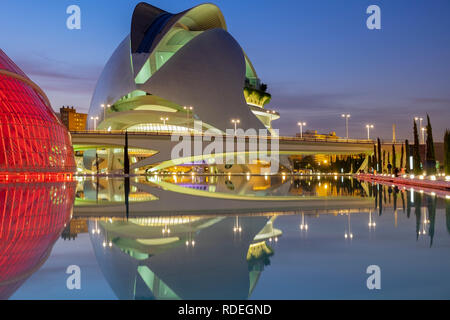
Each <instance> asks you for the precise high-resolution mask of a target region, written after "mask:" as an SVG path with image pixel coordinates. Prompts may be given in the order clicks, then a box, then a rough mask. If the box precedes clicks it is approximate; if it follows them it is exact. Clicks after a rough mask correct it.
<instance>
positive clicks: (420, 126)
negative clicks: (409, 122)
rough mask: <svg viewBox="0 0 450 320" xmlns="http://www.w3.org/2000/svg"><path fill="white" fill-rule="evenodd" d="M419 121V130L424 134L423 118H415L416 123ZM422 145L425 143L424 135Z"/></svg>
mask: <svg viewBox="0 0 450 320" xmlns="http://www.w3.org/2000/svg"><path fill="white" fill-rule="evenodd" d="M417 120H419V130H421V131H422V132H423V130H422V121H423V118H420V117H415V118H414V121H417ZM422 143H425V138H424V137H423V135H422Z"/></svg>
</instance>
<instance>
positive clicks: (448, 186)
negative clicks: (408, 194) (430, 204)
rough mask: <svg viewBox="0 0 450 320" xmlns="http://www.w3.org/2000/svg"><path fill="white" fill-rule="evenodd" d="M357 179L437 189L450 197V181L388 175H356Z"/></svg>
mask: <svg viewBox="0 0 450 320" xmlns="http://www.w3.org/2000/svg"><path fill="white" fill-rule="evenodd" d="M355 176H356V178H358V179H360V180H365V181H373V182H385V183H392V184H395V185H401V186H411V187H420V188H427V189H435V190H442V191H445V192H446V193H447V194H449V195H450V181H444V180H430V179H427V177H424V179H420V178H417V177H415V178H414V179H411V178H410V177H409V176H408V177H394V176H393V175H386V174H384V175H383V174H377V175H373V174H366V173H361V174H356V175H355Z"/></svg>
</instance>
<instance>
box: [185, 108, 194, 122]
mask: <svg viewBox="0 0 450 320" xmlns="http://www.w3.org/2000/svg"><path fill="white" fill-rule="evenodd" d="M183 109H184V110H186V127H189V111H192V110H193V109H194V107H190V106H185V107H183Z"/></svg>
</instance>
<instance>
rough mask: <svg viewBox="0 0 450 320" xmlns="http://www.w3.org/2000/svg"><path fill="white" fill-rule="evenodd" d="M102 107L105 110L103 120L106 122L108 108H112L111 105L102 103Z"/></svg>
mask: <svg viewBox="0 0 450 320" xmlns="http://www.w3.org/2000/svg"><path fill="white" fill-rule="evenodd" d="M100 107H102V109H103V120H105V119H106V108H111V105H110V104H104V103H102V104H101V105H100Z"/></svg>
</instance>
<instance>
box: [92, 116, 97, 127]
mask: <svg viewBox="0 0 450 320" xmlns="http://www.w3.org/2000/svg"><path fill="white" fill-rule="evenodd" d="M91 120H94V130H97V120H98V117H91Z"/></svg>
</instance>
